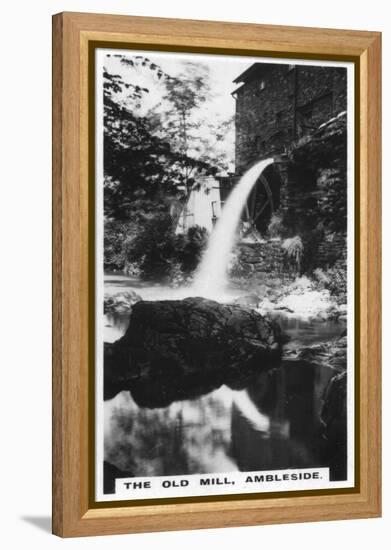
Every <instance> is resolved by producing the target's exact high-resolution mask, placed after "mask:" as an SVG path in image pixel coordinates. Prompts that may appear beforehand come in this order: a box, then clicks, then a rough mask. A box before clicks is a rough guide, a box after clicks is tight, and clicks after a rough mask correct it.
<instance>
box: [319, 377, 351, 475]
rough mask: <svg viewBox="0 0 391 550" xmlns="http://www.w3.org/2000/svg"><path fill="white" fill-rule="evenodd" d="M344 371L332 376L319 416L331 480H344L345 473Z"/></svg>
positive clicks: (345, 378) (324, 452) (345, 414)
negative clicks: (331, 474)
mask: <svg viewBox="0 0 391 550" xmlns="http://www.w3.org/2000/svg"><path fill="white" fill-rule="evenodd" d="M346 382H347V376H346V371H344V372H341V373H339V374H337V375H335V376H333V377H332V378H331V380H330V382H329V383H328V385H327V387H326V390H325V394H324V402H323V407H322V411H321V415H320V419H321V423H322V431H321V432H322V437H323V449H322V451H323V452H322V454H323V457H324V460H325V461H326V463H329V464H330V471H331V472H333V476H332V480H340V479H346V472H347V412H346V392H347V384H346Z"/></svg>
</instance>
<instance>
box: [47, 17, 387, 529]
mask: <svg viewBox="0 0 391 550" xmlns="http://www.w3.org/2000/svg"><path fill="white" fill-rule="evenodd" d="M92 40H93V41H114V42H126V43H128V44H133V45H134V44H139V45H140V46H142V45H150V46H153V45H156V46H160V47H166V48H173V49H175V48H184V49H186V48H193V49H194V48H198V49H202V50H205V51H207V50H209V51H211V50H216V49H217V50H219V51H223V50H224V51H225V53H228V52H231V53H237V52H238V50H240V51H241V52H242V53H248V54H253V55H254V54H255V53H259V52H269V53H273V52H275V53H276V54H277V55H279V56H280V57H283V56H286V57H288V56H294V55H296V56H300V55H302V56H312V57H316V56H321V55H330V56H335V55H338V56H341V57H342V58H346V59H347V58H350V59H352V60H354V61H356V62H359V65H360V75H359V81H358V86H359V89H360V117H359V128H358V131H359V134H360V143H359V152H360V157H359V158H360V165H359V166H358V170H359V175H360V208H359V219H358V220H357V222H358V223H359V226H360V250H359V257H360V265H359V278H360V312H361V315H360V347H359V354H360V402H359V403H357V407H359V413H360V419H361V424H360V470H361V472H360V473H361V475H360V478H361V485H360V490H359V492H357V493H351V494H338V495H334V494H328V495H324V496H297V497H294V498H292V497H291V498H278V497H276V498H267V499H265V498H259V499H255V500H246V499H243V500H235V501H223V502H197V503H186V504H167V505H148V506H137V507H121V506H119V507H118V508H108V507H107V508H99V509H97V508H96V509H94V508H90V507H89V499H88V475H89V465H90V463H91V460H92V457H91V456H89V447H88V429H89V428H88V426H89V424H88V422H89V400H88V383H89V380H88V376H89V374H88V373H89V371H88V362H89V359H90V357H89V352H90V350H89V345H88V335H89V317H88V311H89V309H88V304H89V292H90V291H91V289H90V285H89V267H88V266H89V264H88V261H89V246H88V242H89V241H88V237H89V233H88V231H89V219H88V218H89V213H88V212H89V211H88V181H89V174H88V100H89V98H88V70H87V69H88V44H89V41H92ZM380 48H381V39H380V33H375V32H362V31H351V30H346V31H341V30H333V29H311V28H300V27H279V26H264V25H249V24H236V23H218V22H210V21H185V20H171V19H153V18H152V19H151V18H144V17H123V16H112V15H96V14H78V13H63V14H59V15H56V16H54V18H53V532H54V533H55V534H57V535H59V536H85V535H98V534H115V533H129V532H143V531H161V530H175V529H195V528H210V527H229V526H235V525H260V524H265V523H282V522H297V521H300V522H302V521H319V520H332V519H343V518H345V519H348V518H362V517H377V516H379V515H380V509H381V502H380V500H381V491H380V486H381V471H380V455H381V430H380V398H381V393H380V311H381V310H380V298H381V297H380V261H381V255H380V227H381V226H380V189H381V188H380V185H381V173H380V159H381V156H380V151H381V132H380V104H381V101H380V99H381V98H380V72H381V53H380Z"/></svg>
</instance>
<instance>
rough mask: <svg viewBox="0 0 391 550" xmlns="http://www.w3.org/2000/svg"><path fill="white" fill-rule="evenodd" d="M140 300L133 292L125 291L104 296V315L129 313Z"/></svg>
mask: <svg viewBox="0 0 391 550" xmlns="http://www.w3.org/2000/svg"><path fill="white" fill-rule="evenodd" d="M141 300H142V298H141V296H139V295H138V294H137V292H135V291H134V290H125V291H123V292H117V293H116V294H105V296H104V302H103V303H104V313H105V314H107V313H120V314H123V313H130V311H131V309H132V306H133V305H134V304H136V303H137V302H140V301H141Z"/></svg>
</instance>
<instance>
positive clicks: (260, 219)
mask: <svg viewBox="0 0 391 550" xmlns="http://www.w3.org/2000/svg"><path fill="white" fill-rule="evenodd" d="M234 83H236V84H237V85H238V87H237V88H236V89H235V91H234V92H233V96H234V98H235V100H236V115H235V133H236V141H235V176H234V177H233V178H231V179H230V180H226V181H225V185H226V186H228V187H232V186H233V185H235V183H236V182H237V181H238V179H239V178H240V176H241V175H242V174H243V173H244V172H245V171H246V170H247V169H248V168H249V167H251V166H252V165H253V164H254V163H255V162H256V161H258V160H260V159H263V158H268V157H273V158H274V159H275V163H274V164H273V165H271V166H269V167H268V168H267V169H266V170H265V172H264V173H263V174H262V176H261V177H260V178H259V181H258V182H257V184H256V186H255V188H254V190H253V192H252V194H251V195H250V198H249V201H248V203H247V206H246V209H245V211H244V213H243V225H244V227H245V228H247V231H248V233H249V234H251V235H258V239H256V238H255V240H258V242H261V241H262V243H263V244H262V246H261V245H260V244H258V245H257V244H256V243H255V242H254V243H253V244H251V243H248V244H246V245H243V246H242V255H243V259H244V260H246V259H247V260H248V262H249V263H250V264H251V265H250V267H252V269H256V270H257V269H258V270H261V271H263V270H264V269H266V271H273V270H278V269H279V266H281V264H282V263H283V262H284V254H283V251H282V250H281V248H282V247H281V242H278V241H281V239H284V238H292V237H294V236H298V237H300V239H301V241H302V242H303V245H304V253H303V260H304V261H303V263H302V265H301V270H302V271H304V272H305V271H307V270H311V269H312V268H313V267H314V266H315V265H316V266H322V267H330V266H333V265H335V263H336V262H339V263H340V264H341V262H342V263H343V262H345V261H346V189H347V179H346V178H347V147H346V145H347V143H346V138H347V132H346V126H347V124H346V122H347V120H346V118H347V74H346V69H345V68H344V67H328V66H313V65H294V64H291V65H288V64H286V63H284V64H277V63H254V64H253V65H251V66H250V67H249V68H248V69H247V70H246V71H244V72H243V73H242V74H240V75H238V76H237V78H236V79H235V80H234ZM223 185H224V183H223ZM243 240H246V239H243ZM267 264H270V265H267Z"/></svg>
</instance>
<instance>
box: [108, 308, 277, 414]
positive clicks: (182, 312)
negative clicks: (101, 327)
mask: <svg viewBox="0 0 391 550" xmlns="http://www.w3.org/2000/svg"><path fill="white" fill-rule="evenodd" d="M282 341H283V337H282V335H281V330H280V327H279V325H278V324H277V323H276V322H275V321H273V320H271V319H267V318H265V317H263V316H262V315H260V314H259V313H257V312H256V311H253V310H252V309H250V308H245V307H243V306H240V305H236V304H233V305H222V304H219V303H217V302H214V301H212V300H206V299H204V298H186V299H184V300H167V301H155V302H143V301H141V302H138V303H136V304H135V305H134V306H133V308H132V312H131V315H130V319H129V327H128V329H127V332H126V333H125V335H124V336H123V337H122V338H121V339H120V340H117V341H116V342H115V343H114V344H105V384H104V386H105V398H110V397H113V396H114V395H115V394H116V393H118V392H119V391H121V390H130V391H131V393H132V396H133V398H134V399H135V401H136V402H137V403H138V404H139V405H140V406H147V407H164V406H167V405H168V404H169V403H171V402H172V401H176V400H181V399H189V398H192V397H196V396H198V395H201V394H203V393H206V392H209V391H212V390H213V389H215V388H218V387H219V386H221V385H222V384H227V385H228V386H230V387H232V388H235V389H236V388H237V389H238V388H241V387H244V386H245V385H246V382H248V379H249V377H251V376H252V375H254V373H259V372H262V371H264V370H268V369H270V368H272V367H274V366H276V364H278V362H279V360H280V358H281V344H282Z"/></svg>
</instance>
